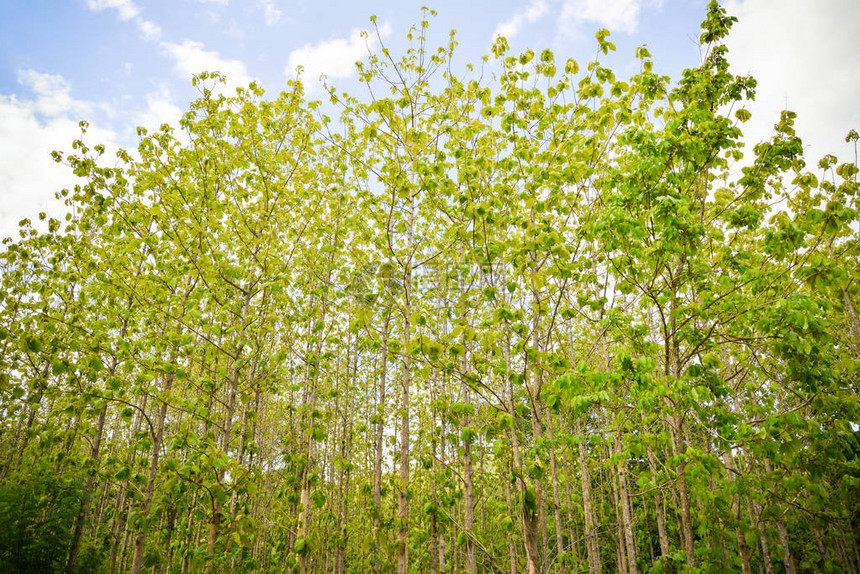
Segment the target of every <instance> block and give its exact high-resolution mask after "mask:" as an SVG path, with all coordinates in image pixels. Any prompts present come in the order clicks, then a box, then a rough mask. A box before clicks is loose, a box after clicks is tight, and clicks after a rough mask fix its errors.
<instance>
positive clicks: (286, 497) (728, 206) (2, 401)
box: [0, 2, 860, 574]
mask: <svg viewBox="0 0 860 574" xmlns="http://www.w3.org/2000/svg"><path fill="white" fill-rule="evenodd" d="M430 15H432V11H428V13H427V16H428V17H429V16H430ZM732 21H733V19H732V18H729V17H728V16H727V15H726V14H725V12H724V11H723V10H722V8H721V7H719V6H718V5H717V4H716V2H714V3H712V4H711V5H710V7H709V10H708V14H707V18H706V20H705V22H704V23H703V24H702V36H701V43H702V54H703V56H702V63H701V66H700V67H698V68H695V69H689V70H686V71H685V72H684V73H683V74H682V76H681V78H680V79H679V80H677V82H672V81H670V79H669V78H666V77H663V76H659V75H657V74H655V73H654V71H653V68H652V62H651V59H650V55H649V54H648V52H647V50H646V49H645V48H644V47H643V48H639V49H638V50H637V51H636V56H637V57H638V58H639V60H640V62H641V63H640V70H639V72H638V73H636V74H635V75H633V76H632V77H630V78H626V79H620V78H619V77H618V76H616V75H615V74H614V73H613V72H612V71H611V70H610V69H608V68H607V67H605V66H604V65H603V64H602V63H601V58H603V57H604V55H605V54H607V53H608V52H610V51H612V50H614V46H613V45H612V44H611V43H610V41H609V38H608V35H607V33H606V32H600V33H598V35H597V47H598V49H599V51H598V54H599V56H600V57H599V58H598V59H597V60H595V61H594V62H591V63H589V64H587V65H584V66H583V67H582V68H580V66H579V65H578V64H577V63H576V62H574V61H573V60H567V61H561V60H557V59H556V58H555V57H554V55H553V54H552V53H551V52H550V51H548V50H547V51H543V52H541V53H533V52H532V51H526V52H524V53H521V54H512V53H510V50H509V48H508V45H507V42H506V41H505V40H504V39H501V38H500V39H499V40H497V42H496V43H495V45H494V46H493V49H492V56H490V57H489V58H488V61H487V63H485V64H484V66H485V68H487V69H488V70H491V71H492V73H490V72H487V73H485V74H484V76H480V75H479V74H477V73H476V72H474V71H471V69H470V70H469V71H467V72H466V73H465V74H461V75H458V74H455V73H454V72H453V71H452V69H453V68H454V67H455V66H454V64H453V62H452V58H453V57H454V53H455V47H456V42H455V41H454V36H453V34H452V36H451V38H450V41H449V42H447V43H445V44H444V45H442V46H441V47H439V48H435V47H431V46H430V45H429V44H430V42H429V40H428V23H427V21H422V22H421V23H420V24H419V25H417V26H416V27H414V28H413V29H412V30H411V31H410V32H409V35H408V40H409V46H410V47H409V49H408V50H407V51H406V53H405V55H403V56H402V57H395V56H394V55H392V54H390V53H389V51H388V50H387V49H385V48H383V49H381V50H380V51H378V52H377V53H373V54H371V55H370V56H369V57H368V59H367V60H366V61H365V62H364V63H363V64H358V66H359V73H360V77H361V80H362V82H363V85H364V86H365V87H366V89H367V90H366V94H365V95H363V96H362V97H360V98H358V97H355V96H351V95H348V94H345V93H340V92H338V91H337V90H335V89H332V90H331V91H330V92H329V97H328V101H327V103H326V104H324V105H323V104H321V103H320V102H314V101H309V100H308V99H307V98H306V97H305V95H304V92H303V87H302V84H301V82H298V81H297V82H293V83H290V84H289V85H288V89H287V90H286V91H285V92H283V93H281V94H280V95H279V96H277V97H275V98H267V97H264V94H263V91H262V89H260V88H259V87H258V86H256V85H255V84H251V85H250V86H249V87H247V88H240V89H238V90H236V91H235V92H233V94H232V95H229V96H227V95H224V92H225V90H224V88H223V78H221V77H220V76H219V75H218V74H201V75H200V76H197V77H196V78H195V85H196V86H197V87H198V89H199V92H200V97H199V98H198V99H197V100H195V101H194V102H193V103H192V104H191V106H190V109H189V111H188V112H187V113H186V114H185V116H184V117H183V119H182V120H181V122H180V123H179V125H178V126H168V125H164V126H162V128H161V129H160V130H158V131H155V132H153V133H147V132H146V131H145V130H142V129H141V130H140V139H139V142H140V143H139V148H138V150H137V152H136V153H135V154H133V155H132V154H129V153H126V152H124V151H120V152H119V153H118V154H117V158H116V159H113V158H108V157H107V154H105V150H104V148H103V147H102V146H100V145H90V144H87V143H84V141H83V139H85V136H82V140H80V141H77V142H75V143H74V145H73V150H72V153H70V154H60V153H56V154H55V158H56V159H57V161H61V162H64V163H66V164H67V165H68V166H69V168H70V169H71V170H73V171H74V173H75V174H76V175H77V176H79V177H80V178H81V179H80V182H81V183H80V185H78V186H76V187H75V188H74V189H72V190H65V191H62V192H60V194H59V196H60V197H61V198H62V199H64V200H65V202H66V204H67V206H68V209H69V210H70V213H69V215H68V217H67V218H66V221H64V222H60V221H57V220H54V219H51V218H47V217H46V216H44V215H43V216H42V218H43V219H46V222H45V225H46V228H45V229H44V230H41V231H40V230H37V229H35V228H32V227H30V226H29V224H28V223H27V222H25V223H24V224H23V226H22V230H21V233H20V237H19V238H17V239H16V240H11V239H9V240H6V242H5V251H4V252H3V253H2V254H0V269H2V272H0V281H2V285H0V413H2V417H0V570H2V571H4V572H67V573H68V574H72V573H75V572H79V573H83V572H99V573H102V572H110V573H111V574H113V573H116V572H132V573H134V574H137V573H138V572H153V573H158V574H166V573H191V572H232V573H244V572H247V573H281V572H294V573H301V574H305V573H323V572H326V573H328V572H332V573H344V572H397V573H402V574H405V573H406V572H415V573H418V572H421V573H434V574H437V573H440V574H441V573H443V572H448V573H454V572H469V573H475V572H482V573H501V572H504V573H511V574H516V573H518V572H527V573H529V574H536V573H562V572H588V573H589V574H593V573H597V572H626V573H630V574H636V573H639V572H744V573H751V572H763V573H766V574H772V573H774V572H788V573H797V572H855V573H856V572H858V570H860V549H858V542H857V538H858V533H860V523H858V520H860V516H858V510H860V506H858V501H860V459H858V452H860V444H858V436H860V435H858V431H857V428H858V427H857V422H858V419H860V417H858V386H860V380H858V364H860V363H858V360H860V356H858V353H860V323H858V319H857V315H856V311H855V305H856V301H857V300H858V296H860V286H858V283H857V281H856V280H855V279H856V278H857V277H858V276H860V275H858V256H860V249H858V212H857V192H858V183H857V172H858V169H857V166H856V165H855V164H853V163H843V164H840V163H839V162H838V160H837V159H836V158H834V157H832V156H826V157H824V158H823V159H821V160H820V162H818V161H817V159H816V161H813V162H812V163H809V164H807V163H806V162H805V160H804V158H803V148H802V144H801V140H800V138H799V137H798V135H797V134H795V132H794V128H793V117H794V115H793V114H792V113H790V112H784V113H783V115H782V117H781V118H779V121H778V123H777V124H776V126H775V129H774V132H773V136H772V138H771V139H769V140H768V141H765V142H762V143H759V144H758V145H756V146H755V148H754V149H747V148H745V147H743V145H742V144H741V126H742V124H743V122H744V121H745V120H747V119H749V112H747V111H746V110H745V109H744V108H743V102H744V100H746V99H749V98H752V97H753V95H754V91H755V81H754V80H753V79H752V78H749V77H738V76H734V75H732V74H731V73H730V71H729V68H728V53H727V51H726V49H725V47H724V46H723V44H722V40H723V39H724V38H725V36H726V35H727V34H728V31H729V28H730V27H731V24H732ZM473 76H474V77H473ZM490 76H491V77H490ZM487 78H489V79H487ZM83 127H84V131H85V128H86V125H85V124H83ZM848 137H849V140H853V141H855V142H856V140H857V134H856V133H855V132H853V131H852V132H851V133H850V134H849V136H848Z"/></svg>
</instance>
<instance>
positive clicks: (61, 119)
mask: <svg viewBox="0 0 860 574" xmlns="http://www.w3.org/2000/svg"><path fill="white" fill-rule="evenodd" d="M18 78H19V81H20V82H21V83H22V84H26V85H28V86H30V87H31V88H32V90H33V92H34V95H35V98H34V99H19V98H17V97H16V96H7V95H0V157H2V158H3V161H2V162H0V238H3V237H17V236H18V235H17V229H18V221H20V220H21V219H24V218H29V219H31V220H32V221H33V222H34V223H36V222H37V216H38V213H39V212H40V211H44V212H46V213H47V214H48V215H49V216H52V217H56V218H58V219H60V218H62V217H63V215H64V214H65V212H66V207H65V206H64V205H63V204H62V203H61V202H60V201H59V200H57V199H56V198H54V193H56V192H57V191H59V190H61V189H63V188H71V187H73V186H74V185H75V183H77V182H78V180H77V179H76V178H75V177H74V175H73V174H72V173H71V170H69V168H68V167H67V166H64V165H60V164H57V163H55V162H54V161H53V159H52V158H51V152H52V151H53V150H55V149H58V148H59V149H61V150H66V151H71V146H72V142H73V141H74V140H76V139H79V138H80V136H81V131H80V127H79V126H78V121H79V119H80V118H81V117H82V115H88V114H89V112H90V111H91V110H92V109H93V108H94V107H96V106H93V105H92V104H90V103H87V102H81V101H79V100H75V99H73V98H72V97H71V96H70V87H69V84H68V82H66V80H65V79H63V78H62V77H61V76H55V75H51V74H44V73H40V72H35V71H33V70H22V71H19V72H18ZM86 141H88V142H93V143H103V144H105V145H106V147H107V148H108V149H110V150H116V144H115V141H116V134H115V133H114V132H112V131H110V130H106V129H103V128H100V127H98V126H95V125H92V126H91V127H90V129H89V130H88V133H87V136H86ZM107 153H111V152H107Z"/></svg>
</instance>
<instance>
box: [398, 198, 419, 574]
mask: <svg viewBox="0 0 860 574" xmlns="http://www.w3.org/2000/svg"><path fill="white" fill-rule="evenodd" d="M414 232H415V190H414V188H413V187H412V186H410V188H409V222H408V225H407V238H406V253H407V259H406V265H405V266H404V269H403V294H404V297H405V300H404V306H403V339H402V341H401V348H400V352H401V356H402V363H401V365H402V373H401V375H402V379H401V385H402V388H401V397H400V485H399V488H398V490H399V492H398V493H397V494H398V496H397V519H398V522H399V523H400V525H399V528H398V533H397V574H407V572H408V570H409V499H408V490H409V391H410V386H411V383H412V372H411V370H410V369H411V353H410V352H409V347H410V343H411V337H412V317H411V316H412V255H413V254H412V249H413V240H414Z"/></svg>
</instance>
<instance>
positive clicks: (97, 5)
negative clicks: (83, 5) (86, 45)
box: [87, 0, 140, 20]
mask: <svg viewBox="0 0 860 574" xmlns="http://www.w3.org/2000/svg"><path fill="white" fill-rule="evenodd" d="M87 7H88V8H89V9H90V10H93V11H96V12H99V11H101V10H116V12H117V14H118V15H119V17H120V19H121V20H131V19H132V18H134V17H135V16H137V15H139V14H140V8H139V7H138V6H137V4H135V3H134V2H132V0H87Z"/></svg>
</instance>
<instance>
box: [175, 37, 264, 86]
mask: <svg viewBox="0 0 860 574" xmlns="http://www.w3.org/2000/svg"><path fill="white" fill-rule="evenodd" d="M161 47H162V48H163V49H164V51H165V53H166V54H167V55H168V56H170V57H171V58H173V61H174V71H175V72H176V74H177V75H178V76H180V77H181V78H183V79H185V80H186V81H187V80H190V78H191V76H192V75H194V74H198V73H200V72H221V74H222V75H224V76H226V78H227V81H228V86H231V87H233V86H246V85H248V84H249V83H251V81H252V80H253V78H251V75H250V74H249V73H248V69H247V67H246V66H245V64H244V62H242V61H241V60H227V59H224V58H222V57H221V56H220V55H219V54H218V52H210V51H208V50H206V49H205V46H204V45H203V44H202V43H201V42H194V41H192V40H185V41H183V42H182V43H181V44H174V43H171V42H163V43H162V44H161Z"/></svg>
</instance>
